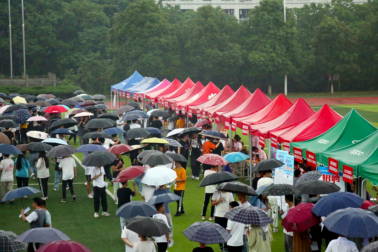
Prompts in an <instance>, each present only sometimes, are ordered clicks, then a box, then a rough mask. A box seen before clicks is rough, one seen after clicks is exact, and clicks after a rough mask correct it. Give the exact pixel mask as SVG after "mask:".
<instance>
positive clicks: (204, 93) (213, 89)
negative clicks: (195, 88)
mask: <svg viewBox="0 0 378 252" xmlns="http://www.w3.org/2000/svg"><path fill="white" fill-rule="evenodd" d="M219 92H220V90H219V88H218V87H217V86H215V85H214V84H213V83H212V82H209V84H207V86H206V87H205V88H204V89H202V90H201V91H200V92H198V93H197V94H195V95H193V96H192V97H189V98H188V99H187V100H185V101H179V102H177V103H176V106H179V108H181V107H186V106H196V105H199V104H202V103H205V102H207V101H209V100H210V99H211V98H213V97H215V96H216V95H217V94H218V93H219Z"/></svg>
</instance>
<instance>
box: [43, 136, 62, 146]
mask: <svg viewBox="0 0 378 252" xmlns="http://www.w3.org/2000/svg"><path fill="white" fill-rule="evenodd" d="M42 143H47V144H50V145H53V146H56V145H68V144H67V142H66V141H63V140H62V139H59V138H47V139H45V140H43V141H42Z"/></svg>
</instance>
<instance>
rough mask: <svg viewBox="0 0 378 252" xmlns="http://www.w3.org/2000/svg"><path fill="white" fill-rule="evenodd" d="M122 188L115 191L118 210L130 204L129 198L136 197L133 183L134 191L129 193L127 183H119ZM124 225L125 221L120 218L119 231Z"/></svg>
mask: <svg viewBox="0 0 378 252" xmlns="http://www.w3.org/2000/svg"><path fill="white" fill-rule="evenodd" d="M121 184H122V187H121V188H119V189H118V190H117V198H118V208H120V207H121V206H122V205H124V204H126V203H129V202H131V197H134V196H136V187H135V183H133V189H134V191H131V189H130V188H128V187H127V185H128V181H125V182H121ZM125 224H126V219H125V218H122V217H121V230H122V229H123V227H124V226H125Z"/></svg>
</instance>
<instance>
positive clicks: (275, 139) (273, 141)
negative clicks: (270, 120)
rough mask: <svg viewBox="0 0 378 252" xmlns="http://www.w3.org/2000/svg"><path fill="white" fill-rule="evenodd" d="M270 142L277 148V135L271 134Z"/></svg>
mask: <svg viewBox="0 0 378 252" xmlns="http://www.w3.org/2000/svg"><path fill="white" fill-rule="evenodd" d="M270 144H271V145H272V147H273V148H276V149H277V137H276V136H273V135H271V136H270Z"/></svg>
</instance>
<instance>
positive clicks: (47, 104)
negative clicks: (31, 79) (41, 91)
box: [34, 101, 51, 107]
mask: <svg viewBox="0 0 378 252" xmlns="http://www.w3.org/2000/svg"><path fill="white" fill-rule="evenodd" d="M34 104H35V105H37V106H40V107H49V106H51V104H50V103H49V102H47V101H36V102H35V103H34Z"/></svg>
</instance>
